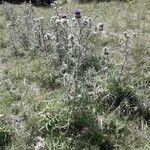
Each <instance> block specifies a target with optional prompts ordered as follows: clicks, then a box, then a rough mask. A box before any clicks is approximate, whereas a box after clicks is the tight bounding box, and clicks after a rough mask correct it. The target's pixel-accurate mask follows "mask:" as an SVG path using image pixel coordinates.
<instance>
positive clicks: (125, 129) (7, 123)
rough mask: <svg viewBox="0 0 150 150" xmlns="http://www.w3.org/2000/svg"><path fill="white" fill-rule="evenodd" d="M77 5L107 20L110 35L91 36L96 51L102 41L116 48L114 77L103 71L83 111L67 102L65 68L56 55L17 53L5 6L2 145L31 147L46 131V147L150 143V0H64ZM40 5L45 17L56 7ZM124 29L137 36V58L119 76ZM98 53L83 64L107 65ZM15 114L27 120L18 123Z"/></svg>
mask: <svg viewBox="0 0 150 150" xmlns="http://www.w3.org/2000/svg"><path fill="white" fill-rule="evenodd" d="M15 7H16V10H17V12H18V13H20V12H21V11H22V9H21V8H20V7H21V6H15ZM78 7H79V8H80V9H81V10H82V15H83V16H84V15H86V16H90V17H91V18H92V19H93V20H94V23H95V25H96V24H98V23H99V22H104V24H106V28H107V32H108V33H109V35H108V36H107V37H106V38H105V39H101V38H100V37H99V36H98V35H94V36H93V37H91V39H90V40H91V42H92V43H93V44H94V45H95V46H96V49H99V52H98V54H101V53H102V48H103V47H104V46H108V47H113V49H111V50H112V51H111V52H110V57H111V59H112V60H113V63H112V66H110V68H111V73H110V78H109V80H106V78H105V77H104V76H103V75H101V74H100V75H98V76H97V77H96V80H97V82H98V84H99V85H100V87H101V88H100V90H99V89H98V92H99V98H95V97H94V98H95V99H96V100H93V101H92V102H90V105H89V103H88V100H89V99H88V97H86V98H85V100H87V106H83V110H82V109H81V110H78V109H76V108H74V105H76V104H75V103H74V104H70V105H69V104H68V103H66V102H65V101H64V99H63V97H64V88H65V87H63V84H62V77H61V76H59V67H58V68H57V67H55V63H54V62H52V61H51V57H49V56H46V55H42V54H41V53H38V54H37V55H35V54H34V53H33V54H31V53H30V52H26V53H24V50H23V49H18V52H19V54H22V55H20V56H18V57H16V56H14V54H13V52H12V49H11V45H10V39H9V34H8V29H7V25H6V24H7V23H6V20H5V14H4V12H3V9H2V6H0V149H1V147H2V146H4V145H5V146H6V148H4V149H6V150H7V149H10V150H21V149H27V150H31V149H32V145H33V141H34V138H35V137H36V136H42V137H44V139H45V141H46V146H45V149H46V150H48V149H49V150H82V149H83V150H99V149H100V150H113V149H119V150H149V149H150V140H149V137H150V128H149V125H150V122H149V121H150V120H149V119H150V118H149V117H150V109H149V108H150V102H149V97H150V94H149V90H150V84H149V83H150V68H149V66H150V63H149V57H150V2H149V0H135V1H133V2H132V1H131V2H130V3H124V2H109V3H106V2H103V3H98V4H97V3H90V4H89V3H87V4H79V3H75V2H72V1H68V3H66V4H64V5H62V8H63V9H64V10H67V11H68V12H72V13H73V10H74V9H75V8H78ZM34 11H35V14H36V16H44V17H46V23H48V21H49V20H50V17H51V16H52V15H53V10H52V8H43V7H41V8H36V7H34ZM126 30H128V31H130V32H131V33H136V34H137V37H136V40H135V44H134V46H133V48H132V49H131V51H130V55H131V57H132V60H133V61H131V62H130V64H129V65H128V66H127V68H126V73H125V74H126V77H125V79H124V80H123V81H122V82H121V83H118V82H117V81H116V80H115V79H114V76H115V74H116V71H115V69H114V68H118V67H119V65H120V64H121V63H122V61H123V60H122V59H121V57H120V53H118V51H117V50H116V49H117V48H118V47H117V45H118V44H119V41H120V35H121V34H122V33H123V32H124V31H126ZM118 35H119V36H118ZM96 58H97V59H99V57H96ZM97 59H96V60H95V58H94V59H92V58H89V62H90V61H92V63H88V61H87V64H85V66H86V65H87V66H88V67H89V64H90V65H91V64H92V65H93V66H98V68H99V67H101V64H97V63H99V62H98V61H97ZM94 61H95V62H96V63H94ZM85 66H84V67H83V70H84V68H85ZM81 67H82V66H81ZM88 67H87V68H88ZM89 68H90V67H89ZM81 86H83V85H81ZM84 90H85V89H84ZM94 92H96V91H94ZM95 95H96V94H95ZM94 98H93V99H94ZM68 105H69V106H68ZM72 105H73V106H72ZM70 106H71V108H70ZM81 106H82V105H81ZM136 107H138V110H137V111H135V110H134V109H136ZM14 118H17V119H19V120H21V121H20V122H19V121H18V122H19V123H18V124H19V125H18V126H17V125H16V123H15V122H14V120H15V119H14ZM4 136H5V138H4V139H5V140H3V137H4ZM1 137H2V138H1ZM10 137H11V139H10ZM1 139H2V140H1Z"/></svg>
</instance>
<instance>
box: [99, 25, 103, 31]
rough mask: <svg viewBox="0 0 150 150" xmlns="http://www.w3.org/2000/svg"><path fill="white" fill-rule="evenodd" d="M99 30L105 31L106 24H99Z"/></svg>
mask: <svg viewBox="0 0 150 150" xmlns="http://www.w3.org/2000/svg"><path fill="white" fill-rule="evenodd" d="M98 30H99V31H103V30H104V24H103V23H99V24H98Z"/></svg>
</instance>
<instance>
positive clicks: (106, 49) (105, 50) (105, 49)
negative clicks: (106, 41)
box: [103, 47, 109, 55]
mask: <svg viewBox="0 0 150 150" xmlns="http://www.w3.org/2000/svg"><path fill="white" fill-rule="evenodd" d="M103 51H104V55H109V52H108V48H107V47H104V48H103Z"/></svg>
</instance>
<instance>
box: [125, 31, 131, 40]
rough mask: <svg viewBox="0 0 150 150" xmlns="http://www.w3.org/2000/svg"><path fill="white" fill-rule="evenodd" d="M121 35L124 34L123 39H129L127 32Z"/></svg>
mask: <svg viewBox="0 0 150 150" xmlns="http://www.w3.org/2000/svg"><path fill="white" fill-rule="evenodd" d="M123 34H124V37H125V38H127V39H128V38H129V37H130V36H129V34H128V32H127V31H125V32H124V33H123Z"/></svg>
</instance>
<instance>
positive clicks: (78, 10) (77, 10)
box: [74, 8, 81, 18]
mask: <svg viewBox="0 0 150 150" xmlns="http://www.w3.org/2000/svg"><path fill="white" fill-rule="evenodd" d="M74 14H75V17H76V18H81V10H80V9H79V8H77V9H75V11H74Z"/></svg>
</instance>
